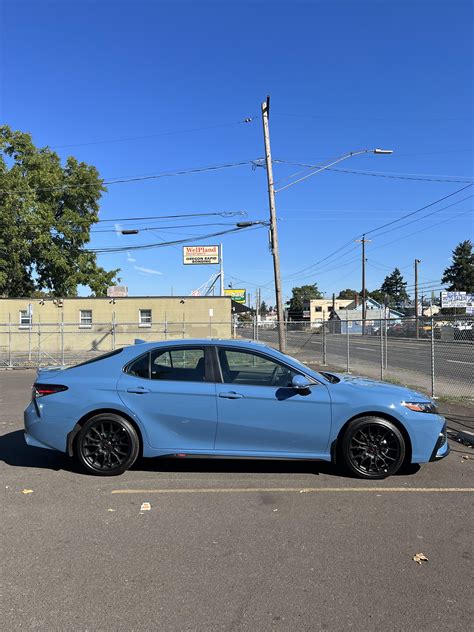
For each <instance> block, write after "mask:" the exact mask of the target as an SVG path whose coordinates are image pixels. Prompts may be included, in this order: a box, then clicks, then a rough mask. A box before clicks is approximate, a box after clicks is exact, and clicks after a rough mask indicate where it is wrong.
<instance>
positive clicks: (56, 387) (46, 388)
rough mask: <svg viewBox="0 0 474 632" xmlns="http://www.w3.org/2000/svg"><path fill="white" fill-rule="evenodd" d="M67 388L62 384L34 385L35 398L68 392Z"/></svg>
mask: <svg viewBox="0 0 474 632" xmlns="http://www.w3.org/2000/svg"><path fill="white" fill-rule="evenodd" d="M67 388H68V387H67V386H63V385H62V384H33V397H34V398H35V399H36V398H38V397H45V395H53V394H54V393H60V392H61V391H67Z"/></svg>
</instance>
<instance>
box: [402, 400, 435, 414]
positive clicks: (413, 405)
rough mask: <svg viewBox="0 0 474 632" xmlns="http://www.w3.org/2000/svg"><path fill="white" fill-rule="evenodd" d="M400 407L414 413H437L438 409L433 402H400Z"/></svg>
mask: <svg viewBox="0 0 474 632" xmlns="http://www.w3.org/2000/svg"><path fill="white" fill-rule="evenodd" d="M402 406H405V408H408V409H409V410H414V411H415V412H416V413H437V412H438V409H437V407H436V404H435V403H433V402H402Z"/></svg>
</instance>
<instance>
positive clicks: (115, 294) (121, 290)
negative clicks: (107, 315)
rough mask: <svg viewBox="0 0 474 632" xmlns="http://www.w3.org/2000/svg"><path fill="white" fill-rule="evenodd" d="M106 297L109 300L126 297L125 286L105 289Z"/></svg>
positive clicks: (126, 288) (113, 286) (126, 289)
mask: <svg viewBox="0 0 474 632" xmlns="http://www.w3.org/2000/svg"><path fill="white" fill-rule="evenodd" d="M107 296H108V297H109V298H125V297H126V296H128V287H127V286H126V285H112V286H110V287H108V288H107Z"/></svg>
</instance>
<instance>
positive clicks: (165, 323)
mask: <svg viewBox="0 0 474 632" xmlns="http://www.w3.org/2000/svg"><path fill="white" fill-rule="evenodd" d="M164 326H165V328H164V330H163V334H164V336H165V340H168V318H167V316H166V312H165V322H164Z"/></svg>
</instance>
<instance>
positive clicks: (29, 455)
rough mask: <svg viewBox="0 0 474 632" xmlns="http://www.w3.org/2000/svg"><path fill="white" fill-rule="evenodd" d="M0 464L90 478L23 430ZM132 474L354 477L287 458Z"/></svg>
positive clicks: (3, 442)
mask: <svg viewBox="0 0 474 632" xmlns="http://www.w3.org/2000/svg"><path fill="white" fill-rule="evenodd" d="M0 461H3V462H4V463H6V464H7V465H10V466H12V467H36V468H42V469H48V470H53V471H56V472H57V471H59V470H64V471H67V472H75V473H80V474H83V475H84V476H88V475H87V474H85V473H84V472H82V471H81V470H80V468H79V467H78V466H77V465H76V462H75V460H74V459H72V458H70V457H68V456H67V455H66V454H63V453H62V452H57V451H56V450H46V449H44V448H35V447H33V446H29V445H27V444H26V442H25V439H24V434H23V431H22V430H15V431H14V432H10V433H9V434H5V435H1V436H0ZM419 469H420V466H419V465H413V464H409V465H406V466H404V467H403V468H402V469H401V470H400V472H398V473H397V474H396V476H398V475H403V476H407V475H412V474H416V472H418V470H419ZM132 471H139V472H159V473H165V472H169V473H180V472H187V473H203V472H205V473H213V472H215V473H216V474H225V473H228V474H236V473H242V474H312V475H314V476H319V475H320V474H326V475H328V476H334V477H342V478H353V477H352V476H351V475H350V474H348V473H347V472H346V471H345V470H343V469H342V468H341V467H338V466H337V465H334V464H332V463H327V462H326V461H311V460H307V461H298V460H296V459H295V460H291V459H289V460H284V459H230V458H205V457H202V458H192V457H186V458H168V457H156V458H151V459H144V458H139V459H138V460H137V462H136V463H135V465H134V466H133V467H132Z"/></svg>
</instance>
